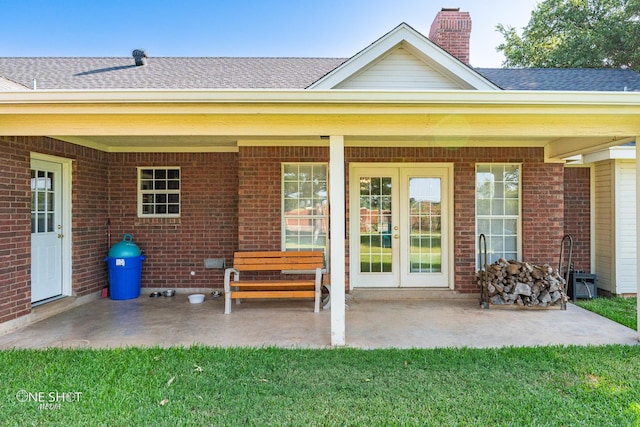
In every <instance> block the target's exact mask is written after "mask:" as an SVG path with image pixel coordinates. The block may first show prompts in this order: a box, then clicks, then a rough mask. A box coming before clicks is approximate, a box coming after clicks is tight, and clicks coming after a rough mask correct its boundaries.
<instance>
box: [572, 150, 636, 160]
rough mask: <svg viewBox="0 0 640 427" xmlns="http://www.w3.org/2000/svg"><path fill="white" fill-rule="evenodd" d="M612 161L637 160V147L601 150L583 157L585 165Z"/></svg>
mask: <svg viewBox="0 0 640 427" xmlns="http://www.w3.org/2000/svg"><path fill="white" fill-rule="evenodd" d="M611 159H621V160H635V159H636V147H610V148H608V149H606V150H600V151H596V152H594V153H589V154H585V155H583V156H582V161H583V163H595V162H600V161H602V160H611Z"/></svg>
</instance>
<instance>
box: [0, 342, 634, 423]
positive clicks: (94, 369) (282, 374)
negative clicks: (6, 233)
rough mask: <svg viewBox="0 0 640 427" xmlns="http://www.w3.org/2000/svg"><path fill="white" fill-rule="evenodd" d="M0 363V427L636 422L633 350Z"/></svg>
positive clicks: (12, 356) (94, 357)
mask: <svg viewBox="0 0 640 427" xmlns="http://www.w3.org/2000/svg"><path fill="white" fill-rule="evenodd" d="M0 366H2V368H1V370H0V389H2V399H3V402H2V406H0V408H1V409H0V425H6V426H24V425H43V426H44V425H47V426H49V425H85V426H92V425H109V426H137V425H154V426H176V425H260V426H262V425H278V426H280V425H296V426H298V425H367V424H368V425H376V426H377V425H433V426H439V425H447V426H455V425H483V426H484V425H500V426H510V425H513V426H520V425H537V426H543V425H548V426H560V425H563V426H566V425H594V426H630V425H639V424H640V346H602V347H537V348H505V349H460V350H454V349H436V350H354V349H330V350H302V349H300V350H283V349H274V348H263V349H239V348H235V349H221V348H207V347H191V348H188V349H185V348H169V349H161V348H148V349H140V348H127V349H112V350H88V349H79V350H70V349H49V350H7V351H2V352H0ZM65 392H66V393H68V394H67V395H65V394H64V393H65ZM79 393H80V394H79ZM51 399H53V400H54V402H52V403H50V405H58V406H49V407H47V406H42V405H46V404H47V403H48V402H49V401H50V400H51ZM43 401H44V402H43Z"/></svg>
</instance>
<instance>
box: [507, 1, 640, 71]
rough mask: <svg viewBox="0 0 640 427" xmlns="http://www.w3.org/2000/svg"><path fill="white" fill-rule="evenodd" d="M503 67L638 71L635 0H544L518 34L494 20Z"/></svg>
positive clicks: (639, 22)
mask: <svg viewBox="0 0 640 427" xmlns="http://www.w3.org/2000/svg"><path fill="white" fill-rule="evenodd" d="M496 29H497V31H498V32H500V33H501V34H502V35H503V37H504V39H505V41H504V43H502V44H500V45H499V46H498V47H497V50H498V51H499V52H500V51H502V52H503V53H504V56H505V58H506V59H505V61H504V62H503V64H502V65H503V66H504V67H537V68H631V69H634V70H637V71H640V0H543V1H541V2H540V3H538V5H537V6H536V8H535V9H534V10H533V12H531V19H530V20H529V23H528V24H527V26H526V27H524V28H523V31H522V35H519V34H518V32H517V31H516V29H515V28H513V27H511V26H504V25H503V24H498V25H497V27H496Z"/></svg>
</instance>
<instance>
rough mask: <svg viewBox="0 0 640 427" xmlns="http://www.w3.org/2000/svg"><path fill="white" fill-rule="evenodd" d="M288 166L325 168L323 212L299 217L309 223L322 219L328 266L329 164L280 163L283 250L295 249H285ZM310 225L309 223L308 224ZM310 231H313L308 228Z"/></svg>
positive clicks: (311, 207)
mask: <svg viewBox="0 0 640 427" xmlns="http://www.w3.org/2000/svg"><path fill="white" fill-rule="evenodd" d="M290 166H298V167H300V166H311V167H320V166H322V167H324V168H325V179H326V191H327V195H326V199H325V203H324V205H323V206H322V208H323V214H320V215H318V214H316V213H315V212H314V213H312V214H309V215H300V219H306V220H309V222H310V224H315V223H316V221H322V222H323V224H324V230H323V236H324V239H325V243H324V253H325V263H326V265H325V266H326V268H328V267H329V247H330V246H329V245H330V241H329V164H328V163H327V162H283V163H282V164H281V169H280V182H281V193H280V201H281V212H282V214H281V221H282V222H281V227H280V228H281V239H282V240H281V247H282V250H283V251H286V250H295V249H291V248H289V249H287V218H290V217H287V216H286V214H285V212H286V207H285V206H286V200H285V195H286V188H285V186H286V183H287V182H288V181H286V180H285V168H287V167H290ZM314 208H315V206H310V207H309V209H310V210H312V211H313V210H314ZM310 227H311V225H310ZM309 231H311V232H312V233H313V232H314V231H312V230H309ZM300 250H309V249H308V248H305V247H301V248H300Z"/></svg>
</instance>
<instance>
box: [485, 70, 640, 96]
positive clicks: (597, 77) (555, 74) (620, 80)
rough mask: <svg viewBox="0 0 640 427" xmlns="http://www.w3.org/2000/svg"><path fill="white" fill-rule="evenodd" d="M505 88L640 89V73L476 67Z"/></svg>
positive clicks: (635, 90)
mask: <svg viewBox="0 0 640 427" xmlns="http://www.w3.org/2000/svg"><path fill="white" fill-rule="evenodd" d="M476 71H478V72H479V73H480V74H482V75H483V76H485V77H486V78H487V79H489V80H491V81H492V82H494V83H495V84H497V85H498V86H500V87H501V88H502V89H505V90H558V91H562V90H569V91H605V92H625V91H626V92H640V73H637V72H635V71H633V70H628V69H619V68H476Z"/></svg>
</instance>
